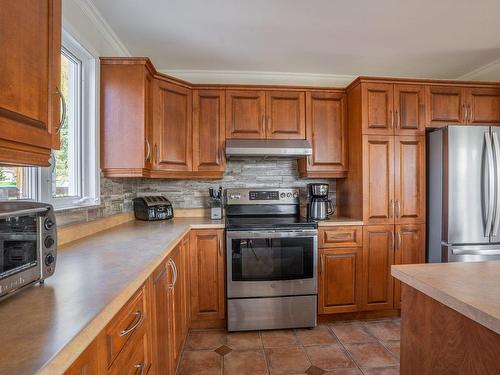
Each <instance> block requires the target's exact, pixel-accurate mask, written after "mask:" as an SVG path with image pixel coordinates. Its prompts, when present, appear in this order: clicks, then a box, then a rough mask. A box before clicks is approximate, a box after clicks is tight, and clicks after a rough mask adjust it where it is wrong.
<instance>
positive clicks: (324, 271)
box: [318, 247, 363, 314]
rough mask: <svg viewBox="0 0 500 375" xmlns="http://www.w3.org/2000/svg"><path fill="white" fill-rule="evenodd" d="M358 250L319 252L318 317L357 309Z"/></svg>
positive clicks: (359, 294)
mask: <svg viewBox="0 0 500 375" xmlns="http://www.w3.org/2000/svg"><path fill="white" fill-rule="evenodd" d="M361 257H362V248H361V247H347V248H335V249H320V268H319V288H318V306H319V311H318V313H319V314H330V313H341V312H353V311H357V310H359V308H360V306H359V305H360V302H361V283H362V268H363V264H362V261H361Z"/></svg>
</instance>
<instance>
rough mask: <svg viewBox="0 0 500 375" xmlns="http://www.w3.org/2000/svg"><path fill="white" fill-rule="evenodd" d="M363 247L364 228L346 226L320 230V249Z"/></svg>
mask: <svg viewBox="0 0 500 375" xmlns="http://www.w3.org/2000/svg"><path fill="white" fill-rule="evenodd" d="M359 246H363V227H360V226H345V227H335V228H328V229H323V228H320V230H319V247H320V248H327V247H359Z"/></svg>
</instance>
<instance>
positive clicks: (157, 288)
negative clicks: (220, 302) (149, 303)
mask: <svg viewBox="0 0 500 375" xmlns="http://www.w3.org/2000/svg"><path fill="white" fill-rule="evenodd" d="M173 279H174V276H173V269H172V268H171V267H170V266H168V265H167V264H166V263H165V264H163V265H162V267H160V268H159V269H158V271H157V272H156V273H155V274H154V275H153V304H154V319H153V337H154V340H153V342H154V345H155V350H154V352H155V366H156V371H155V373H156V374H167V375H174V374H175V365H174V363H173V360H174V351H173V349H174V347H173V343H174V340H173V334H172V313H173V311H172V307H173V300H172V289H171V283H172V281H173Z"/></svg>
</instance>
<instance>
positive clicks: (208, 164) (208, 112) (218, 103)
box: [193, 90, 226, 172]
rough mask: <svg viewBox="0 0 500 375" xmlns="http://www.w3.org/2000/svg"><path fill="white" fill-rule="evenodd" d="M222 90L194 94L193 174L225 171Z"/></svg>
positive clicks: (202, 91)
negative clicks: (194, 172) (196, 172)
mask: <svg viewBox="0 0 500 375" xmlns="http://www.w3.org/2000/svg"><path fill="white" fill-rule="evenodd" d="M224 104H225V95H224V91H223V90H195V91H194V93H193V170H194V171H214V172H217V171H222V172H223V171H224V166H225V162H224V140H225V137H226V133H225V132H226V127H225V123H226V118H225V116H226V113H225V105H224Z"/></svg>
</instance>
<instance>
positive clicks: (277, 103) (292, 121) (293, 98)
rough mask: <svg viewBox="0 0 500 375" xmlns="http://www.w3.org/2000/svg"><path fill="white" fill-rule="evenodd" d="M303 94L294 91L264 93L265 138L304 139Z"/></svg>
mask: <svg viewBox="0 0 500 375" xmlns="http://www.w3.org/2000/svg"><path fill="white" fill-rule="evenodd" d="M305 109H306V108H305V94H304V93H303V92H294V91H269V92H267V93H266V125H267V128H266V138H267V139H305V137H306V115H305Z"/></svg>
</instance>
